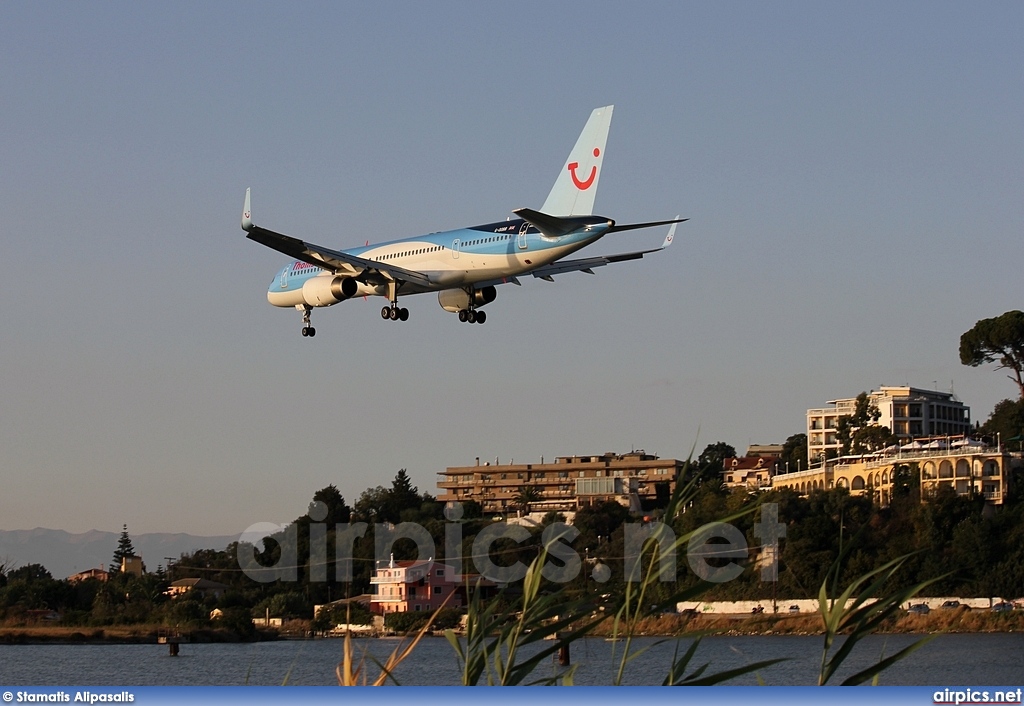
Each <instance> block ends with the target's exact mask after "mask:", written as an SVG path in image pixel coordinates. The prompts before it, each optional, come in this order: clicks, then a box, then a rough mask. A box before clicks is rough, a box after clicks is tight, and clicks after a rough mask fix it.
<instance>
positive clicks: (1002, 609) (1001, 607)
mask: <svg viewBox="0 0 1024 706" xmlns="http://www.w3.org/2000/svg"><path fill="white" fill-rule="evenodd" d="M1011 610H1013V603H1007V602H1006V601H1001V602H999V603H996V604H995V605H994V606H992V612H993V613H1006V612H1008V611H1011Z"/></svg>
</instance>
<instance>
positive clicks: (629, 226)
mask: <svg viewBox="0 0 1024 706" xmlns="http://www.w3.org/2000/svg"><path fill="white" fill-rule="evenodd" d="M688 220H690V219H689V218H678V217H676V218H673V219H672V220H670V221H651V222H650V223H624V224H622V225H619V224H618V223H616V224H615V225H613V226H612V227H611V228H609V229H608V233H618V232H620V231H624V230H639V229H640V228H657V227H658V226H667V225H672V224H675V223H684V222H685V221H688ZM672 232H673V234H674V233H675V230H673V231H672Z"/></svg>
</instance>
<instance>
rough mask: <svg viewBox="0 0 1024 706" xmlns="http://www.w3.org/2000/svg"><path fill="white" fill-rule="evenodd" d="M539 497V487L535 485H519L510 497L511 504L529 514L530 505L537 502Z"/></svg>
mask: <svg viewBox="0 0 1024 706" xmlns="http://www.w3.org/2000/svg"><path fill="white" fill-rule="evenodd" d="M540 498H541V492H540V488H538V487H537V486H535V485H521V486H519V491H518V492H517V493H516V495H515V497H514V498H512V504H513V505H514V506H515V507H517V508H519V510H521V511H522V512H524V513H526V514H529V512H530V506H531V505H533V504H534V503H535V502H538V501H539V500H540Z"/></svg>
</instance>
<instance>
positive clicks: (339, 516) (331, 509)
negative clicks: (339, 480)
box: [306, 484, 352, 527]
mask: <svg viewBox="0 0 1024 706" xmlns="http://www.w3.org/2000/svg"><path fill="white" fill-rule="evenodd" d="M316 503H323V504H324V506H325V507H326V508H327V516H326V517H324V518H323V519H321V520H320V522H323V523H325V524H326V525H327V526H328V527H333V526H334V525H336V524H338V523H339V522H341V523H344V522H348V521H349V519H350V518H351V515H352V511H351V509H350V508H349V506H348V505H346V504H345V498H344V497H343V496H342V494H341V492H340V491H339V490H338V488H337V487H336V486H334V485H333V484H332V485H329V486H327V487H326V488H321V489H320V490H318V491H316V492H315V493H313V500H312V501H311V502H310V503H309V509H308V510H307V511H306V514H307V515H309V514H310V513H311V512H313V511H314V510H315V509H316V505H315V504H316Z"/></svg>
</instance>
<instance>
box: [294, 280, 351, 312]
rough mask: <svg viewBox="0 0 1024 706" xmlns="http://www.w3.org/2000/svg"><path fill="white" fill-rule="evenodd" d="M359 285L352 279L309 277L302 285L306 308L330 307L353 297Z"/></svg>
mask: <svg viewBox="0 0 1024 706" xmlns="http://www.w3.org/2000/svg"><path fill="white" fill-rule="evenodd" d="M357 291H359V283H358V282H356V281H355V279H353V278H352V277H311V278H309V279H307V280H306V281H305V283H304V284H303V285H302V299H303V301H305V302H306V305H307V306H331V305H332V304H337V303H338V302H343V301H345V300H346V299H348V298H349V297H352V296H355V293H356V292H357Z"/></svg>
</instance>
